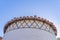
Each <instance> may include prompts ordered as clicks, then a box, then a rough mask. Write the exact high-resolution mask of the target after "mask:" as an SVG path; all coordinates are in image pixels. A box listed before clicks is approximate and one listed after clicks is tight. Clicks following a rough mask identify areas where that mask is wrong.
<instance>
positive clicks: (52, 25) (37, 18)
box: [4, 16, 57, 36]
mask: <svg viewBox="0 0 60 40" xmlns="http://www.w3.org/2000/svg"><path fill="white" fill-rule="evenodd" d="M26 19H29V20H39V21H42V22H45V23H47V24H49V25H50V26H51V27H52V28H53V30H54V31H55V35H56V36H57V29H56V27H55V25H54V24H53V23H52V22H50V21H49V20H46V19H44V18H41V17H37V16H23V17H19V18H18V17H17V18H16V17H15V18H14V19H12V20H11V21H8V22H7V24H6V25H5V26H4V33H5V32H6V29H7V28H8V26H9V25H11V24H12V23H14V22H16V21H19V20H26Z"/></svg>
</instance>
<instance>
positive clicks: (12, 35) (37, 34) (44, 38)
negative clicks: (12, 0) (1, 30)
mask: <svg viewBox="0 0 60 40" xmlns="http://www.w3.org/2000/svg"><path fill="white" fill-rule="evenodd" d="M3 40H56V37H55V34H52V33H50V32H47V31H44V30H40V29H34V28H23V29H16V30H12V31H9V32H6V33H5V35H4V37H3Z"/></svg>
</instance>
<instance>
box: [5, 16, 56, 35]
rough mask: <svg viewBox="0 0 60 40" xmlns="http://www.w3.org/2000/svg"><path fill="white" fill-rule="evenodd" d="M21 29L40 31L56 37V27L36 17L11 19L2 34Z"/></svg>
mask: <svg viewBox="0 0 60 40" xmlns="http://www.w3.org/2000/svg"><path fill="white" fill-rule="evenodd" d="M22 28H35V29H41V30H44V31H47V32H50V33H53V34H55V35H57V30H56V27H55V26H54V25H53V23H52V22H49V21H48V20H46V19H43V18H40V17H36V16H34V17H33V16H30V17H29V16H24V17H20V18H14V19H12V20H11V21H9V22H8V23H7V24H6V25H5V28H4V33H5V32H9V31H12V30H15V29H22Z"/></svg>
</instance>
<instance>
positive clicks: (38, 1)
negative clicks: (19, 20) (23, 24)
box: [0, 0, 60, 37]
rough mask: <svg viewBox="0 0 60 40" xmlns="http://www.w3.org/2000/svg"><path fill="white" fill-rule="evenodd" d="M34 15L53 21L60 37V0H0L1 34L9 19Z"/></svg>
mask: <svg viewBox="0 0 60 40" xmlns="http://www.w3.org/2000/svg"><path fill="white" fill-rule="evenodd" d="M34 15H37V16H39V17H43V18H46V19H48V20H50V21H51V22H53V23H54V24H55V26H56V28H57V31H58V37H60V0H0V36H2V37H3V36H4V33H3V30H4V25H5V24H6V23H7V22H8V21H9V20H11V19H13V18H14V17H20V16H34Z"/></svg>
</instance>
